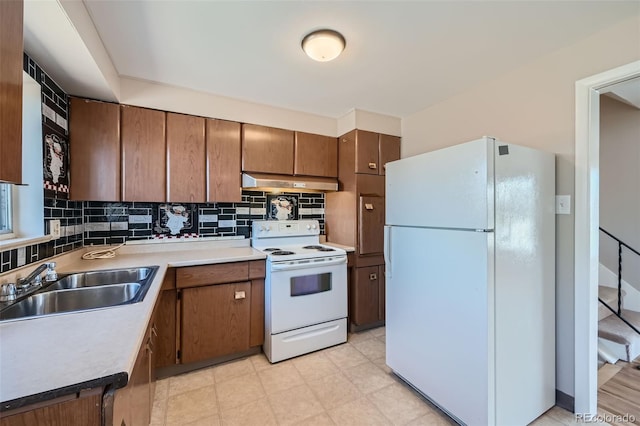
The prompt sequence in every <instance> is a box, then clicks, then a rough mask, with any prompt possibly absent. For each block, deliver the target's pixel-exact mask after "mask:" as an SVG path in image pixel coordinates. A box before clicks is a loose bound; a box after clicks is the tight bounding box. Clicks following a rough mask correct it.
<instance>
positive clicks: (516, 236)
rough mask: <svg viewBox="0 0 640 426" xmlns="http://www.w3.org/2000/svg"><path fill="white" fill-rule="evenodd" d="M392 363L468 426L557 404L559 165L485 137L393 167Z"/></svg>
mask: <svg viewBox="0 0 640 426" xmlns="http://www.w3.org/2000/svg"><path fill="white" fill-rule="evenodd" d="M385 262H386V348H387V349H386V351H387V353H386V355H387V364H388V366H389V367H390V368H391V369H392V370H393V371H394V373H395V374H397V375H398V376H400V377H401V378H402V379H403V380H405V381H406V382H408V383H409V384H410V385H412V386H413V387H414V388H415V389H417V390H418V391H419V392H420V393H421V394H423V395H424V396H425V397H427V398H428V399H429V400H431V401H432V402H433V403H435V404H436V405H438V406H439V407H440V408H442V409H443V410H444V411H446V412H447V413H448V414H449V415H450V416H451V417H452V418H454V420H456V421H457V422H458V423H462V424H467V425H478V426H486V425H500V426H503V425H504V426H512V425H513V426H515V425H526V424H528V423H530V422H531V421H533V420H534V419H535V418H536V417H538V416H540V415H541V414H542V413H544V412H545V411H546V410H548V409H549V408H551V407H552V406H553V405H554V403H555V156H554V155H553V154H550V153H545V152H542V151H538V150H534V149H530V148H526V147H522V146H517V145H512V144H508V143H503V142H500V141H497V140H495V139H493V138H489V137H484V138H482V139H479V140H475V141H472V142H468V143H464V144H460V145H456V146H452V147H448V148H444V149H440V150H437V151H433V152H428V153H425V154H421V155H416V156H414V157H408V158H404V159H401V160H398V161H394V162H391V163H387V167H386V226H385Z"/></svg>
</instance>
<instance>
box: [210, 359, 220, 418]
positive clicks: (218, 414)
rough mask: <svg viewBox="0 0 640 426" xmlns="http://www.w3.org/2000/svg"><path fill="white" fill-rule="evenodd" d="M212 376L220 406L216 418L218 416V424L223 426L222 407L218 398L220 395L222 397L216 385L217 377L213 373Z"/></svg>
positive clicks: (217, 401) (217, 403)
mask: <svg viewBox="0 0 640 426" xmlns="http://www.w3.org/2000/svg"><path fill="white" fill-rule="evenodd" d="M213 368H215V367H213ZM211 375H212V376H214V379H213V381H214V384H213V386H214V387H215V390H216V405H217V406H218V410H217V411H216V416H218V423H219V424H222V406H221V405H220V398H219V397H218V395H220V392H218V386H217V383H215V375H214V374H213V372H212V373H211Z"/></svg>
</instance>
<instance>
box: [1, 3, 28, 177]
mask: <svg viewBox="0 0 640 426" xmlns="http://www.w3.org/2000/svg"><path fill="white" fill-rule="evenodd" d="M22 17H23V2H22V0H11V1H7V0H3V1H0V51H2V59H1V60H0V182H3V181H4V182H12V183H21V182H22V57H23V53H22V50H23V49H22V45H23V41H22V22H23V19H22Z"/></svg>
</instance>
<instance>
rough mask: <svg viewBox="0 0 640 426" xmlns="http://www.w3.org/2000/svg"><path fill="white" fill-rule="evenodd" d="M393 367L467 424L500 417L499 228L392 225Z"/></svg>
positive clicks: (389, 321)
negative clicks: (496, 329) (496, 333)
mask: <svg viewBox="0 0 640 426" xmlns="http://www.w3.org/2000/svg"><path fill="white" fill-rule="evenodd" d="M386 244H387V246H386V247H385V249H386V250H385V257H386V280H387V281H386V310H387V311H386V351H387V353H386V355H387V364H388V365H389V367H390V368H391V369H392V370H393V371H394V372H395V373H396V374H398V375H399V376H401V377H402V378H403V379H405V380H406V381H407V382H409V383H410V384H412V385H413V386H414V387H416V388H417V389H418V390H420V392H422V393H423V394H424V395H425V396H427V397H428V398H429V399H431V400H432V401H433V402H434V403H435V404H437V405H438V406H440V407H441V408H442V409H444V410H445V411H447V412H448V413H450V415H452V416H453V417H455V418H457V419H458V420H460V421H462V422H464V423H466V424H467V425H489V424H493V423H494V418H495V412H494V410H493V408H492V407H493V406H494V403H493V401H494V400H493V391H491V389H493V385H494V381H493V377H494V371H495V366H494V363H493V359H494V357H493V349H492V348H493V338H494V337H493V326H494V324H493V321H492V316H491V315H489V312H491V311H492V309H493V260H492V259H493V233H488V232H473V231H459V230H441V229H429V228H409V227H387V228H386Z"/></svg>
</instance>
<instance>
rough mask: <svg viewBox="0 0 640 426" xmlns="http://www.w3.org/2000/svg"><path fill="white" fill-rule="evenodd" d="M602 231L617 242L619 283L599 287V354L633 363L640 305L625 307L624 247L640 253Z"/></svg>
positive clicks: (639, 347)
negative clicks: (615, 285)
mask: <svg viewBox="0 0 640 426" xmlns="http://www.w3.org/2000/svg"><path fill="white" fill-rule="evenodd" d="M600 230H601V231H602V232H604V233H605V234H606V235H608V236H609V237H611V238H613V239H615V240H616V241H617V242H618V274H617V281H618V283H617V288H614V287H607V286H599V287H598V300H599V301H600V304H599V307H598V337H599V341H600V344H599V348H598V350H599V355H600V357H601V358H603V359H605V360H606V361H607V362H615V361H616V360H617V359H621V360H624V361H627V362H631V361H633V360H634V359H635V358H637V357H638V356H640V312H639V311H640V306H638V307H636V306H634V307H633V310H632V309H624V308H623V305H624V303H623V302H624V297H625V296H626V295H627V292H626V291H625V290H623V289H622V286H623V279H622V250H623V248H625V249H628V250H631V252H633V253H635V254H637V255H638V256H640V253H638V252H637V251H636V250H634V249H633V248H631V247H629V246H627V245H626V244H625V243H624V242H622V241H620V240H619V239H618V238H616V237H614V236H613V235H611V234H610V233H608V232H607V231H605V230H604V229H602V228H600ZM625 287H626V288H627V289H628V291H631V292H636V291H637V290H636V289H635V288H633V287H630V286H629V285H628V284H626V283H625ZM635 309H637V310H635ZM616 358H617V359H616Z"/></svg>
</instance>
